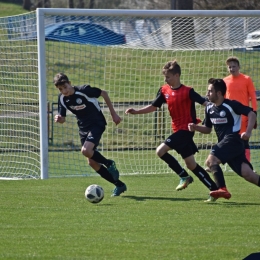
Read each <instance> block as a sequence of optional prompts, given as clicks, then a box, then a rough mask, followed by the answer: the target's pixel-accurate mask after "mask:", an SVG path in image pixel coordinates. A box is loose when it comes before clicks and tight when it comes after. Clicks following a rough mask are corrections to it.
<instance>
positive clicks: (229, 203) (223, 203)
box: [122, 195, 260, 207]
mask: <svg viewBox="0 0 260 260" xmlns="http://www.w3.org/2000/svg"><path fill="white" fill-rule="evenodd" d="M122 198H125V199H132V200H136V201H146V200H164V201H166V200H168V201H202V202H204V200H205V199H203V198H166V197H153V196H128V195H124V196H122ZM204 204H208V205H221V206H226V207H245V206H260V202H259V203H257V202H252V203H251V202H235V201H226V200H223V199H219V200H218V201H216V202H211V203H204Z"/></svg>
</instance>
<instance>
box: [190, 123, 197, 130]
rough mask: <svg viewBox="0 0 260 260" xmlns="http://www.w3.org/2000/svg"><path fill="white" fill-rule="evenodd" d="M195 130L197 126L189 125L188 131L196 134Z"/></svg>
mask: <svg viewBox="0 0 260 260" xmlns="http://www.w3.org/2000/svg"><path fill="white" fill-rule="evenodd" d="M195 128H196V124H194V123H189V124H188V129H189V131H190V132H194V131H195V130H196V129H195Z"/></svg>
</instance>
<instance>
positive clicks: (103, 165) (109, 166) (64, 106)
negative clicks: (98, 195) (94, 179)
mask: <svg viewBox="0 0 260 260" xmlns="http://www.w3.org/2000/svg"><path fill="white" fill-rule="evenodd" d="M53 82H54V85H55V86H56V88H57V89H59V91H60V94H59V99H58V112H59V114H58V115H56V116H55V118H54V120H55V122H57V123H61V124H63V123H64V122H65V119H66V111H67V110H70V111H71V112H72V113H73V114H74V115H76V118H77V121H78V127H79V135H80V139H81V144H82V148H81V152H82V154H83V155H84V156H85V157H87V158H88V163H89V165H90V166H91V167H92V168H93V169H94V170H95V171H96V172H97V173H98V174H99V175H100V176H101V177H102V178H104V179H105V180H107V181H109V182H111V183H113V184H114V185H115V186H116V187H115V189H114V191H113V194H112V196H119V195H120V194H121V193H123V192H124V191H126V189H127V188H126V185H125V184H124V183H123V182H122V181H120V180H119V172H118V170H117V168H116V164H115V162H114V161H113V160H109V159H107V158H105V157H104V156H103V155H101V154H100V153H99V152H98V151H97V150H96V148H97V146H98V144H99V141H100V139H101V136H102V134H103V132H104V131H105V128H106V119H105V117H104V115H103V113H102V111H101V108H100V106H99V102H98V100H97V98H98V97H100V96H101V97H103V98H104V100H105V102H106V104H107V106H108V108H109V111H110V114H111V116H112V119H113V121H114V123H115V124H116V125H117V124H119V123H120V122H121V118H120V117H119V116H118V115H117V113H116V112H115V110H114V107H113V105H112V103H111V100H110V98H109V96H108V94H107V92H106V91H104V90H101V89H99V88H92V87H91V86H89V85H83V86H80V87H77V86H72V85H71V82H70V81H69V79H68V77H67V76H66V75H65V74H63V73H58V74H57V75H56V76H55V77H54V81H53Z"/></svg>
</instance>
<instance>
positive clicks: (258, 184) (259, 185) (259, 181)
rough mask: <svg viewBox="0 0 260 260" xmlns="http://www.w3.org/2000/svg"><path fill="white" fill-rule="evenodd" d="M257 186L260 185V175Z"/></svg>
mask: <svg viewBox="0 0 260 260" xmlns="http://www.w3.org/2000/svg"><path fill="white" fill-rule="evenodd" d="M257 186H258V187H260V176H259V177H258V183H257Z"/></svg>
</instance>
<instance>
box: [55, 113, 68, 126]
mask: <svg viewBox="0 0 260 260" xmlns="http://www.w3.org/2000/svg"><path fill="white" fill-rule="evenodd" d="M54 122H55V123H61V124H63V123H64V122H65V117H64V116H61V115H55V117H54Z"/></svg>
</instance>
